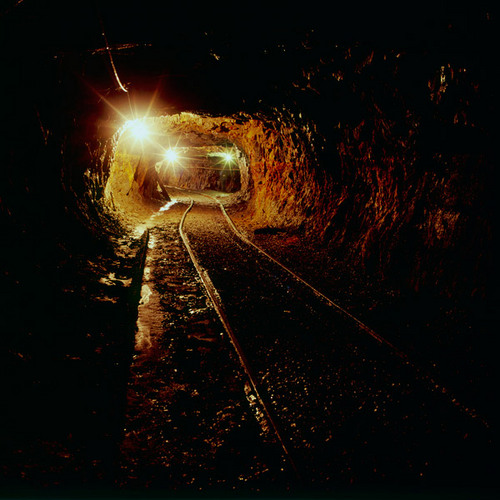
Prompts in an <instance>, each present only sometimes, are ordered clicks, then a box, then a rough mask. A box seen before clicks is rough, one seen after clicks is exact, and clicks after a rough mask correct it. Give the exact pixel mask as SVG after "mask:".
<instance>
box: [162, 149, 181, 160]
mask: <svg viewBox="0 0 500 500" xmlns="http://www.w3.org/2000/svg"><path fill="white" fill-rule="evenodd" d="M164 158H165V160H166V161H167V162H168V163H175V162H176V161H178V160H179V155H178V153H177V151H176V150H175V149H173V148H170V149H167V150H166V151H165V155H164Z"/></svg>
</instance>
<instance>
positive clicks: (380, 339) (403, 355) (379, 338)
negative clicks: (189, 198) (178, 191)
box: [198, 193, 408, 359]
mask: <svg viewBox="0 0 500 500" xmlns="http://www.w3.org/2000/svg"><path fill="white" fill-rule="evenodd" d="M198 194H200V195H201V196H205V197H206V198H209V199H211V200H213V201H215V202H216V203H217V204H218V205H219V207H220V209H221V211H222V213H223V215H224V217H225V218H226V220H227V222H228V224H229V227H230V228H231V229H232V231H233V232H234V233H235V234H236V236H238V238H240V239H241V240H242V241H244V242H245V243H246V244H247V245H250V246H252V247H253V248H255V249H256V250H257V251H258V252H259V253H261V254H262V255H264V256H265V257H267V258H268V259H269V260H271V261H272V262H274V263H275V264H276V265H278V266H279V267H281V268H282V269H283V270H284V271H286V272H287V273H288V274H290V275H291V276H292V277H293V278H295V280H297V281H299V282H300V283H302V284H303V285H304V286H306V287H307V288H309V289H310V290H311V291H312V292H313V293H314V294H315V295H316V296H317V297H319V298H320V299H322V300H324V301H325V302H326V303H327V304H328V305H330V306H332V307H334V308H335V309H337V310H338V311H340V312H341V313H342V314H344V315H345V316H347V317H348V318H350V319H351V320H352V321H354V322H355V323H356V324H357V325H358V326H359V327H360V328H361V329H362V330H363V331H365V332H366V333H367V334H368V335H370V336H371V337H373V338H374V339H375V340H376V341H377V342H379V343H381V344H385V345H386V346H388V347H390V348H391V349H392V350H393V352H394V353H395V354H397V355H398V356H399V357H400V358H402V359H407V358H408V356H407V355H406V353H404V352H403V351H401V349H398V348H397V347H396V346H395V345H394V344H392V343H391V342H389V341H388V340H387V339H385V338H384V337H382V336H381V335H379V334H378V333H377V332H375V331H374V330H372V329H371V328H370V327H369V326H368V325H366V324H365V323H363V322H362V321H361V320H360V319H358V318H356V316H353V315H352V314H351V313H350V312H349V311H347V310H345V309H344V308H343V307H341V306H340V305H338V304H337V303H336V302H334V301H333V300H332V299H330V298H329V297H327V296H326V295H325V294H323V293H322V292H320V291H319V290H318V289H317V288H315V287H314V286H313V285H311V284H310V283H308V282H307V281H306V280H304V279H303V278H301V277H300V276H299V275H298V274H296V273H295V272H293V271H292V270H291V269H290V268H288V267H287V266H285V265H284V264H282V263H281V262H280V261H279V260H277V259H275V258H274V257H273V256H272V255H270V254H269V253H267V252H266V251H265V250H263V249H262V248H261V247H259V246H258V245H256V244H255V243H254V242H253V241H251V240H250V239H248V238H247V237H246V236H245V235H244V234H242V233H241V232H240V231H239V229H238V228H237V227H236V225H235V224H234V222H233V220H232V219H231V217H230V216H229V214H228V213H227V211H226V208H225V207H224V205H223V204H222V203H221V202H220V200H218V199H217V198H214V197H213V196H210V195H208V194H204V193H198Z"/></svg>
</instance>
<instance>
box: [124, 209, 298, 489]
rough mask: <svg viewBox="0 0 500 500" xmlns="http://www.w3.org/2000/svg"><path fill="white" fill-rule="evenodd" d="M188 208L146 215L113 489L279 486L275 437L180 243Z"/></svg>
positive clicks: (283, 478)
mask: <svg viewBox="0 0 500 500" xmlns="http://www.w3.org/2000/svg"><path fill="white" fill-rule="evenodd" d="M186 208H187V205H183V204H176V205H174V206H173V207H171V208H170V209H169V210H168V211H165V212H164V213H162V214H160V215H158V216H157V217H155V218H154V220H153V221H150V223H149V224H150V225H151V226H152V227H151V228H150V232H149V248H148V253H147V259H146V264H145V273H144V278H143V283H142V299H141V303H140V305H139V314H138V329H137V334H136V345H135V354H134V359H133V363H132V367H131V377H130V383H129V390H128V406H127V415H126V424H125V439H124V441H123V443H122V446H121V451H122V460H121V464H122V466H121V477H120V488H121V489H123V490H127V491H129V490H132V491H140V492H145V491H147V492H154V491H160V492H162V493H165V492H180V493H182V494H186V493H190V494H195V493H197V492H199V491H203V492H204V493H207V492H210V493H211V494H215V493H220V492H223V493H225V494H226V493H228V492H239V493H240V494H241V493H242V492H256V491H260V490H262V489H265V490H266V491H288V485H289V479H290V478H289V477H288V476H287V473H286V472H284V471H283V470H282V469H283V459H282V457H281V453H280V448H279V447H278V446H277V443H276V440H275V437H274V435H273V434H271V433H269V430H268V429H267V428H266V427H265V426H261V425H259V421H258V419H257V418H256V414H255V408H254V407H255V405H254V404H253V401H252V399H251V397H250V395H249V391H248V384H247V380H246V377H245V375H244V373H243V371H242V369H241V367H240V366H239V364H238V361H237V359H236V357H235V354H234V352H233V350H232V347H231V346H230V345H229V343H228V341H227V339H226V338H225V337H224V336H223V334H222V333H223V329H222V325H221V324H220V321H219V320H218V317H217V316H216V313H215V312H214V310H213V309H212V305H211V303H210V302H209V301H208V299H207V298H206V295H205V292H204V289H203V286H202V284H201V282H200V280H199V278H198V276H197V274H196V271H195V269H194V267H193V265H192V263H191V261H190V259H189V256H188V254H187V252H186V249H185V247H184V245H183V243H182V241H181V240H180V237H179V232H178V225H179V222H180V219H181V216H182V214H183V212H184V211H185V209H186Z"/></svg>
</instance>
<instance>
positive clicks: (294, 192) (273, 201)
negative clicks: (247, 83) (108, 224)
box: [106, 113, 327, 228]
mask: <svg viewBox="0 0 500 500" xmlns="http://www.w3.org/2000/svg"><path fill="white" fill-rule="evenodd" d="M146 123H147V126H148V128H149V129H150V136H149V137H148V138H143V139H142V140H137V139H136V138H134V137H133V136H131V135H130V134H129V133H127V131H125V132H122V133H121V135H120V137H119V139H118V142H117V145H116V150H115V155H114V161H113V162H112V165H111V169H110V175H109V179H108V182H107V187H106V194H107V197H108V199H109V200H111V199H112V200H113V203H114V204H115V205H116V206H117V207H118V208H122V209H123V210H125V211H133V210H134V207H137V206H140V205H142V204H143V203H144V202H145V201H148V202H149V201H154V200H155V198H158V201H160V199H161V189H160V188H159V187H158V188H157V189H155V188H153V189H152V188H151V187H150V186H149V187H148V188H144V184H145V182H144V179H145V177H146V174H145V171H146V170H147V171H150V172H153V173H152V174H151V176H152V177H155V178H156V177H157V178H158V181H159V184H164V185H165V186H169V185H173V186H177V187H181V188H187V189H213V190H218V191H226V192H231V193H235V195H236V196H237V197H238V199H240V200H242V201H243V200H244V201H248V202H249V205H248V209H249V213H250V215H251V216H252V217H253V219H254V221H255V223H256V224H260V225H274V226H280V227H289V228H297V227H299V226H301V224H303V223H304V220H305V219H306V218H307V217H308V216H310V215H311V214H312V213H315V212H319V209H320V207H321V206H322V193H323V192H324V190H325V187H327V181H326V179H324V180H323V183H319V182H318V179H317V175H316V174H315V171H314V168H313V164H312V155H310V147H311V146H310V144H308V143H306V141H307V139H306V138H307V133H308V128H307V126H304V128H303V129H301V128H297V125H296V124H295V125H294V126H292V125H286V124H284V123H283V122H281V123H280V122H279V121H276V122H273V123H268V124H266V123H264V122H263V121H261V120H256V119H252V118H250V117H247V116H243V115H238V116H234V117H210V116H201V115H196V114H193V113H181V114H178V115H167V116H159V117H155V118H149V119H147V120H146ZM172 150H174V151H175V152H176V155H177V156H176V157H172V158H169V156H168V155H169V153H170V152H171V151H172ZM226 151H229V152H231V154H232V155H233V159H232V160H231V161H230V162H227V161H226V160H225V159H224V157H223V156H222V155H223V154H224V152H226ZM155 172H156V173H155ZM147 180H148V179H147V178H146V181H147ZM154 182H156V180H154ZM146 183H147V182H146Z"/></svg>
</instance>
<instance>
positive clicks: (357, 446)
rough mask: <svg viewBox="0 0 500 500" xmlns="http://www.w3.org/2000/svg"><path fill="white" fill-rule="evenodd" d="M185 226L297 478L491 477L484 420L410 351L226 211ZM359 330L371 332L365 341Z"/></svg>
mask: <svg viewBox="0 0 500 500" xmlns="http://www.w3.org/2000/svg"><path fill="white" fill-rule="evenodd" d="M198 194H199V193H198ZM203 196H206V197H207V198H211V199H212V201H217V200H215V199H214V198H212V197H209V196H207V195H203ZM217 203H218V201H217ZM190 213H191V215H189V217H188V214H190ZM179 229H180V232H181V235H182V239H183V241H184V243H185V244H186V247H187V248H188V251H189V254H190V256H191V258H192V260H193V262H194V264H195V267H196V269H197V271H198V273H199V275H200V277H201V279H202V281H203V282H204V284H205V287H206V289H207V293H208V294H209V296H210V298H211V300H212V301H213V302H214V305H215V306H216V309H217V311H218V314H219V317H220V319H221V321H222V323H223V325H224V328H225V329H226V331H227V333H228V335H229V336H230V338H231V341H232V343H233V346H234V347H235V350H236V351H237V353H238V357H239V359H240V362H241V363H242V365H243V366H244V369H245V371H246V373H247V375H248V376H249V378H250V379H251V385H252V388H253V390H254V392H255V394H256V395H257V397H258V399H259V401H260V402H261V406H262V407H263V410H264V413H265V414H266V416H267V419H268V421H269V423H270V425H271V427H272V428H273V429H274V431H275V432H276V435H277V436H278V440H279V442H280V443H281V445H282V448H283V453H284V455H285V456H286V457H287V458H288V460H289V463H290V465H291V467H292V468H293V469H294V470H295V472H296V473H297V474H299V475H301V476H302V477H307V479H308V481H311V482H312V483H316V484H318V485H320V484H325V483H328V482H331V481H334V482H336V481H340V482H343V481H348V482H352V481H370V482H373V481H384V480H387V479H388V480H391V478H392V479H393V480H394V479H395V480H396V481H405V480H410V481H417V482H418V481H427V480H429V481H430V482H438V483H439V482H440V481H447V480H450V479H451V478H452V477H454V476H456V475H457V471H458V469H457V465H460V466H461V467H463V470H462V471H461V472H459V473H458V474H459V476H458V477H460V474H465V475H467V474H469V475H475V474H477V473H486V474H487V473H488V466H487V465H484V464H483V463H481V465H480V464H479V463H478V461H477V460H471V459H470V457H477V456H478V454H479V455H481V456H483V457H485V458H486V460H487V457H488V456H489V451H490V450H489V445H490V444H491V443H490V441H489V440H488V437H487V431H486V430H485V428H484V425H481V424H482V423H481V421H480V419H471V418H470V417H475V415H474V414H473V413H471V411H470V410H469V409H468V408H465V407H461V405H459V404H458V403H457V402H456V400H454V399H453V398H452V399H451V400H450V396H449V395H448V394H447V393H446V390H445V389H444V388H442V387H441V386H439V384H436V383H435V381H434V380H433V379H432V378H431V379H429V376H427V375H426V374H423V373H422V372H421V371H419V370H418V368H417V367H415V366H414V365H413V364H412V363H411V362H409V361H408V359H407V356H406V355H405V354H404V353H403V352H402V351H400V350H399V349H397V348H396V347H395V346H394V345H392V344H391V343H390V342H388V341H386V340H385V339H384V338H383V337H381V336H380V335H378V334H376V333H375V332H374V331H373V330H371V329H370V328H369V327H367V326H366V325H364V324H363V323H362V322H361V321H359V320H358V319H357V318H355V317H354V316H352V315H351V314H350V313H348V312H347V311H345V310H344V309H342V308H341V307H340V306H338V305H337V304H335V303H333V302H332V301H331V300H330V299H328V298H327V297H325V296H324V295H323V294H321V292H319V291H317V290H316V289H314V288H313V287H311V286H310V285H309V284H308V283H307V282H305V281H304V280H303V279H302V278H300V277H299V276H297V275H296V274H295V273H293V272H292V271H291V270H290V269H288V268H286V267H285V266H283V265H282V264H281V263H279V262H278V261H276V259H274V258H273V257H272V256H270V255H269V254H267V253H266V252H264V251H262V250H261V249H259V248H258V247H255V245H253V243H252V242H250V241H249V240H247V239H246V238H244V237H242V235H241V233H239V231H238V230H237V228H236V227H235V226H234V224H233V223H232V221H231V219H230V218H229V216H228V215H227V213H226V212H225V210H224V207H223V206H222V205H221V204H220V203H218V206H217V205H216V206H215V207H213V206H212V207H208V206H204V207H199V206H196V205H194V203H193V201H192V202H191V204H190V206H189V208H188V209H187V210H186V212H185V213H184V215H183V218H182V221H181V224H180V227H179ZM299 285H300V286H299ZM304 289H308V290H309V291H310V292H313V293H309V294H307V293H304ZM307 295H309V296H307ZM318 298H319V299H321V300H318ZM332 305H333V308H332ZM359 328H361V329H362V330H363V331H365V332H366V333H368V334H369V335H368V336H365V337H364V338H363V337H362V336H359V335H357V336H356V335H353V333H354V330H356V329H359ZM373 339H375V340H376V341H377V342H376V343H374V342H373ZM429 382H431V385H429ZM443 394H444V395H445V396H446V397H444V398H443ZM450 402H451V403H452V404H450ZM457 406H459V409H462V410H465V411H462V412H459V411H457ZM464 436H466V437H465V438H464ZM480 462H481V460H480ZM462 477H464V476H462Z"/></svg>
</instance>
